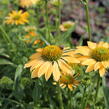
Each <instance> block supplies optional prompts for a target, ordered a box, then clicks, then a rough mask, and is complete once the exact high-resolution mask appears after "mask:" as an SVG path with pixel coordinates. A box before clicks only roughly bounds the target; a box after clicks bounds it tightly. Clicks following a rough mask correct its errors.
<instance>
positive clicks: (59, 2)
mask: <svg viewBox="0 0 109 109" xmlns="http://www.w3.org/2000/svg"><path fill="white" fill-rule="evenodd" d="M57 13H58V25H57V32H58V37H60V36H61V31H60V29H59V26H60V24H61V0H58V9H57Z"/></svg>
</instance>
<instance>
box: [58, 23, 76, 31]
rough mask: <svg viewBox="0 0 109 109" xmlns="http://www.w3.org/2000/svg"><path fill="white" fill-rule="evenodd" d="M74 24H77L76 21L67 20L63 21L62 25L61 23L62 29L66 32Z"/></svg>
mask: <svg viewBox="0 0 109 109" xmlns="http://www.w3.org/2000/svg"><path fill="white" fill-rule="evenodd" d="M72 26H75V23H74V22H71V21H66V22H63V23H62V24H61V25H60V27H59V28H60V30H61V31H63V32H65V31H67V30H68V29H70V28H71V27H72Z"/></svg>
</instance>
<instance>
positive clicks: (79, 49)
mask: <svg viewBox="0 0 109 109" xmlns="http://www.w3.org/2000/svg"><path fill="white" fill-rule="evenodd" d="M75 53H80V54H82V55H84V56H89V55H90V49H89V48H88V47H87V46H83V47H82V46H79V47H77V50H75Z"/></svg>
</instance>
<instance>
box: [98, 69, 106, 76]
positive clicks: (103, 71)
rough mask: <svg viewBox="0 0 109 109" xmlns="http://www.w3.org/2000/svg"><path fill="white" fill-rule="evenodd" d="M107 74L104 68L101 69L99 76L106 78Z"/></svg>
mask: <svg viewBox="0 0 109 109" xmlns="http://www.w3.org/2000/svg"><path fill="white" fill-rule="evenodd" d="M105 73H106V71H105V68H104V67H101V68H100V69H99V74H100V76H101V77H102V76H104V75H105Z"/></svg>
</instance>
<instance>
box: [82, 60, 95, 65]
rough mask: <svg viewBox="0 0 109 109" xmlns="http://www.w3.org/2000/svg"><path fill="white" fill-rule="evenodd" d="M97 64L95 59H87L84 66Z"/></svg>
mask: <svg viewBox="0 0 109 109" xmlns="http://www.w3.org/2000/svg"><path fill="white" fill-rule="evenodd" d="M95 63H96V61H95V60H94V59H87V60H85V61H83V62H82V65H92V64H95Z"/></svg>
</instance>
